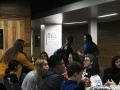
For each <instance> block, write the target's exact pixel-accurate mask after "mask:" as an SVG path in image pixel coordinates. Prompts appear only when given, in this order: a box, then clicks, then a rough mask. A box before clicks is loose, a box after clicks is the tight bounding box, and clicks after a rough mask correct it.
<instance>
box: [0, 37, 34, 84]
mask: <svg viewBox="0 0 120 90" xmlns="http://www.w3.org/2000/svg"><path fill="white" fill-rule="evenodd" d="M24 46H25V41H24V40H22V39H17V40H16V41H15V43H14V45H13V46H12V47H11V48H9V49H8V50H7V51H6V52H5V53H4V54H3V55H2V57H1V58H0V85H3V76H4V75H5V73H4V72H5V70H6V68H8V62H9V61H10V60H13V59H14V60H16V61H18V62H19V65H18V70H17V72H16V73H15V74H16V75H17V77H18V78H19V77H20V75H21V71H22V67H23V66H26V67H27V68H28V69H30V70H32V69H34V65H33V64H32V63H30V61H29V60H28V58H27V56H26V54H25V52H24Z"/></svg>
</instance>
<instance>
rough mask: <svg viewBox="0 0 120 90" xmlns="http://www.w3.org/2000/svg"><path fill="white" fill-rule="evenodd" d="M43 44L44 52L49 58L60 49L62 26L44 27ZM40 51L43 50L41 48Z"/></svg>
mask: <svg viewBox="0 0 120 90" xmlns="http://www.w3.org/2000/svg"><path fill="white" fill-rule="evenodd" d="M42 32H43V31H42ZM43 43H44V51H45V52H47V53H48V55H49V56H51V55H52V54H53V53H54V51H55V50H56V49H58V48H60V47H61V46H62V25H45V29H44V42H43ZM41 44H42V42H41ZM41 50H43V47H42V48H41Z"/></svg>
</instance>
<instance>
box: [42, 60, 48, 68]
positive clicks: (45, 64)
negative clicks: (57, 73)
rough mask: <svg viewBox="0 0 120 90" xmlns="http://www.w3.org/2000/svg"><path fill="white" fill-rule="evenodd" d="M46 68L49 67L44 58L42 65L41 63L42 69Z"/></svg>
mask: <svg viewBox="0 0 120 90" xmlns="http://www.w3.org/2000/svg"><path fill="white" fill-rule="evenodd" d="M48 68H49V66H48V62H47V61H46V60H45V61H44V65H43V69H48Z"/></svg>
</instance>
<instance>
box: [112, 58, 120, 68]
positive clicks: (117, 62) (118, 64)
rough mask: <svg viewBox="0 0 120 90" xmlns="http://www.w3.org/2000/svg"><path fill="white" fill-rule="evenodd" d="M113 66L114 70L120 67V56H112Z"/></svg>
mask: <svg viewBox="0 0 120 90" xmlns="http://www.w3.org/2000/svg"><path fill="white" fill-rule="evenodd" d="M112 68H113V70H117V69H120V56H114V57H113V58H112Z"/></svg>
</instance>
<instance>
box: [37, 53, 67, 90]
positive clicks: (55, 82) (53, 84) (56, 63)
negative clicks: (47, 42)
mask: <svg viewBox="0 0 120 90" xmlns="http://www.w3.org/2000/svg"><path fill="white" fill-rule="evenodd" d="M48 65H49V69H48V70H43V71H42V80H41V82H40V84H39V86H38V90H60V86H61V83H62V82H63V80H64V77H63V76H62V74H63V73H64V72H65V70H66V68H65V63H64V61H63V59H62V57H61V56H59V55H52V56H50V57H49V58H48Z"/></svg>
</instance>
